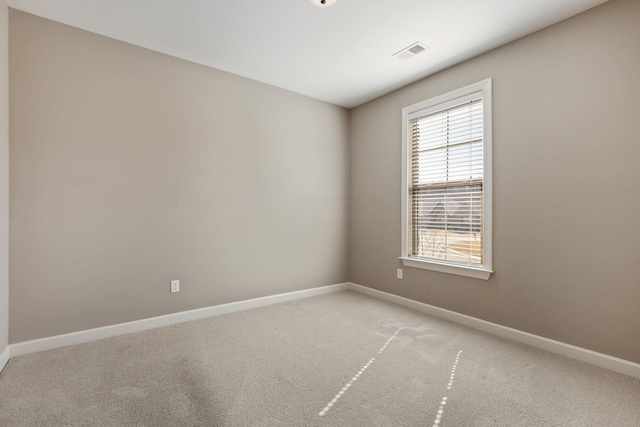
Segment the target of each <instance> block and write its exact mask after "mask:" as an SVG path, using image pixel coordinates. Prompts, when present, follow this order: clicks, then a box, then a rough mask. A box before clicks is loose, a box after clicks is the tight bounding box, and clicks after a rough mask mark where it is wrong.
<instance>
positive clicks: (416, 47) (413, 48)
mask: <svg viewBox="0 0 640 427" xmlns="http://www.w3.org/2000/svg"><path fill="white" fill-rule="evenodd" d="M427 49H429V46H426V45H424V44H422V43H420V42H415V43H414V44H412V45H409V46H407V47H405V48H404V49H402V50H400V51H398V52H396V53H394V54H393V56H395V57H396V58H398V59H409V58H413V57H414V56H416V55H417V54H419V53H422V52H424V51H425V50H427Z"/></svg>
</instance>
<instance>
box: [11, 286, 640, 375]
mask: <svg viewBox="0 0 640 427" xmlns="http://www.w3.org/2000/svg"><path fill="white" fill-rule="evenodd" d="M347 289H349V290H352V291H355V292H360V293H362V294H365V295H369V296H372V297H374V298H378V299H381V300H385V301H389V302H392V303H395V304H398V305H402V306H405V307H408V308H411V309H414V310H417V311H420V312H423V313H426V314H430V315H432V316H436V317H440V318H443V319H447V320H450V321H453V322H456V323H459V324H462V325H465V326H469V327H471V328H474V329H478V330H481V331H485V332H489V333H491V334H494V335H497V336H500V337H503V338H507V339H510V340H513V341H517V342H520V343H523V344H527V345H530V346H532V347H536V348H540V349H543V350H547V351H550V352H552V353H556V354H560V355H562V356H567V357H570V358H573V359H576V360H580V361H583V362H587V363H590V364H592V365H595V366H599V367H601V368H605V369H609V370H611V371H614V372H619V373H621V374H625V375H629V376H632V377H635V378H640V364H637V363H634V362H630V361H628V360H624V359H619V358H617V357H613V356H609V355H606V354H602V353H598V352H595V351H592V350H587V349H584V348H581V347H576V346H574V345H571V344H565V343H563V342H560V341H554V340H552V339H549V338H544V337H541V336H538V335H533V334H530V333H528V332H523V331H520V330H517V329H513V328H509V327H507V326H502V325H498V324H496V323H491V322H487V321H486V320H481V319H477V318H475V317H471V316H467V315H465V314H460V313H456V312H455V311H450V310H446V309H444V308H440V307H436V306H433V305H429V304H425V303H422V302H418V301H414V300H411V299H408V298H404V297H400V296H397V295H393V294H390V293H387V292H382V291H379V290H376V289H373V288H368V287H365V286H361V285H357V284H355V283H341V284H337V285H330V286H322V287H319V288H312V289H306V290H302V291H296V292H289V293H284V294H278V295H272V296H268V297H262V298H255V299H250V300H245V301H238V302H232V303H229V304H222V305H216V306H212V307H205V308H200V309H196V310H189V311H183V312H180V313H173V314H167V315H165V316H158V317H151V318H148V319H142V320H137V321H133V322H127V323H120V324H117V325H111V326H104V327H101V328H95V329H89V330H85V331H78V332H72V333H69V334H64V335H56V336H53V337H47V338H41V339H37V340H32V341H24V342H21V343H16V344H11V345H9V346H8V347H7V348H6V349H5V350H4V351H3V352H2V353H0V371H2V368H4V366H5V365H6V364H7V362H8V361H9V357H15V356H20V355H23V354H29V353H36V352H39V351H44V350H52V349H55V348H60V347H66V346H69V345H75V344H82V343H86V342H90V341H96V340H100V339H104V338H111V337H115V336H119V335H125V334H130V333H134V332H141V331H146V330H149V329H155V328H160V327H163V326H169V325H174V324H177V323H182V322H188V321H190V320H197V319H204V318H207V317H213V316H218V315H221V314H226V313H233V312H237V311H243V310H250V309H252V308H258V307H264V306H267V305H272V304H278V303H281V302H286V301H293V300H297V299H302V298H307V297H312V296H316V295H323V294H328V293H332V292H338V291H343V290H347Z"/></svg>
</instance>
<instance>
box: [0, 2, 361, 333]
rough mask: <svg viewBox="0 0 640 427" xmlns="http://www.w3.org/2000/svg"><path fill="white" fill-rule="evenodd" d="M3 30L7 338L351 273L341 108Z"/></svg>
mask: <svg viewBox="0 0 640 427" xmlns="http://www.w3.org/2000/svg"><path fill="white" fill-rule="evenodd" d="M10 22H11V26H10V72H11V82H10V91H11V102H10V108H11V118H10V119H11V219H12V220H11V229H10V230H11V246H10V250H11V260H10V267H11V268H10V274H11V276H10V279H11V289H10V297H11V312H10V341H11V342H13V343H15V342H21V341H25V340H30V339H34V338H40V337H46V336H51V335H56V334H62V333H66V332H72V331H78V330H84V329H88V328H94V327H98V326H103V325H110V324H114V323H119V322H126V321H131V320H136V319H141V318H147V317H151V316H157V315H162V314H167V313H172V312H178V311H183V310H188V309H193V308H198V307H204V306H211V305H216V304H222V303H228V302H232V301H238V300H245V299H249V298H256V297H261V296H266V295H272V294H277V293H283V292H289V291H296V290H302V289H307V288H312V287H317V286H324V285H330V284H334V283H340V282H344V281H346V280H347V279H348V276H347V273H348V264H347V263H348V248H347V238H348V230H347V226H348V218H349V212H348V209H349V198H348V196H349V195H348V190H349V183H348V166H349V146H348V139H347V138H348V119H349V117H348V112H347V111H346V110H344V109H342V108H339V107H336V106H332V105H330V104H327V103H323V102H320V101H316V100H313V99H310V98H307V97H303V96H300V95H297V94H294V93H291V92H287V91H284V90H282V89H277V88H275V87H272V86H268V85H265V84H262V83H258V82H255V81H251V80H248V79H244V78H241V77H238V76H234V75H231V74H228V73H224V72H221V71H217V70H213V69H209V68H206V67H203V66H199V65H195V64H192V63H188V62H185V61H182V60H179V59H175V58H172V57H169V56H165V55H162V54H158V53H155V52H151V51H148V50H145V49H141V48H138V47H135V46H131V45H127V44H124V43H121V42H117V41H114V40H111V39H108V38H105V37H101V36H97V35H94V34H91V33H87V32H84V31H81V30H78V29H74V28H71V27H67V26H64V25H61V24H58V23H54V22H51V21H47V20H44V19H41V18H37V17H34V16H32V15H28V14H25V13H23V12H19V11H15V10H11V12H10ZM171 279H180V280H181V285H182V291H181V292H180V293H179V294H170V293H169V281H170V280H171Z"/></svg>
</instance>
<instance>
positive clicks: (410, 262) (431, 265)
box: [400, 257, 493, 280]
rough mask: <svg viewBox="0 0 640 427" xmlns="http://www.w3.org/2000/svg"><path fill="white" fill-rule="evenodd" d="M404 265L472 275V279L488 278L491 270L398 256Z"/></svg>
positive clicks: (459, 274) (467, 275)
mask: <svg viewBox="0 0 640 427" xmlns="http://www.w3.org/2000/svg"><path fill="white" fill-rule="evenodd" d="M400 259H401V260H402V264H404V265H405V266H406V267H413V268H421V269H423V270H431V271H438V272H440V273H449V274H457V275H458V276H465V277H473V278H474V279H482V280H489V277H490V276H491V273H493V270H485V269H483V268H476V267H468V266H465V265H456V264H445V263H439V262H434V261H425V260H419V259H415V258H406V257H400Z"/></svg>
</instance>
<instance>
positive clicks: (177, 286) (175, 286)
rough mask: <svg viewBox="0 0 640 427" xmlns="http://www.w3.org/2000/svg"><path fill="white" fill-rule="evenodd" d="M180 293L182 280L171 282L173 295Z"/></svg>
mask: <svg viewBox="0 0 640 427" xmlns="http://www.w3.org/2000/svg"><path fill="white" fill-rule="evenodd" d="M175 292H180V280H172V281H171V293H172V294H173V293H175Z"/></svg>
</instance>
